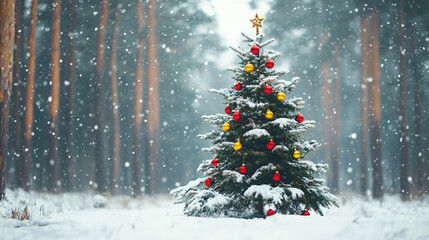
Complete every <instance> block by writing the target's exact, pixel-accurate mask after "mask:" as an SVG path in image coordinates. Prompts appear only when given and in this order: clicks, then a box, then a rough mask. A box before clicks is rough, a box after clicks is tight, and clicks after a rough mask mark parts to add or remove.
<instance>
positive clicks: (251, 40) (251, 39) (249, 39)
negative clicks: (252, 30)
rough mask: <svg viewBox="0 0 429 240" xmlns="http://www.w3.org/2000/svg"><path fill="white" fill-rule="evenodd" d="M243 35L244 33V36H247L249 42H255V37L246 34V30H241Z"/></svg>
mask: <svg viewBox="0 0 429 240" xmlns="http://www.w3.org/2000/svg"><path fill="white" fill-rule="evenodd" d="M241 35H243V37H245V38H247V42H255V39H253V38H251V37H249V36H248V35H247V34H245V33H244V32H241Z"/></svg>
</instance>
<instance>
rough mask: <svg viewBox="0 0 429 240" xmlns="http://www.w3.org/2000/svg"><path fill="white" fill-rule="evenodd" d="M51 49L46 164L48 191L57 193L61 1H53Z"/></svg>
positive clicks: (58, 188) (58, 189)
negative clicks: (48, 144)
mask: <svg viewBox="0 0 429 240" xmlns="http://www.w3.org/2000/svg"><path fill="white" fill-rule="evenodd" d="M52 6H53V15H52V47H51V53H52V55H51V82H52V87H51V98H52V100H51V104H50V106H49V120H50V128H51V129H50V147H49V164H48V176H49V183H48V190H49V191H50V192H59V191H60V185H58V184H57V181H58V110H59V105H60V16H61V0H54V4H53V5H52Z"/></svg>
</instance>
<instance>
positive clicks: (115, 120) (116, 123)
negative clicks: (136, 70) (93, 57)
mask: <svg viewBox="0 0 429 240" xmlns="http://www.w3.org/2000/svg"><path fill="white" fill-rule="evenodd" d="M119 10H120V5H118V7H117V8H116V12H115V20H114V23H113V40H112V57H111V59H110V69H111V71H112V73H111V74H112V75H111V77H112V82H111V84H112V101H113V104H112V105H113V108H112V113H113V128H114V129H113V134H114V137H113V179H112V186H111V191H112V193H113V194H116V193H117V191H118V187H119V186H118V184H119V183H118V180H119V162H120V161H119V150H120V149H119V147H120V139H119V136H120V129H119V104H118V79H117V76H116V72H117V64H116V50H117V45H118V20H119V19H118V18H119Z"/></svg>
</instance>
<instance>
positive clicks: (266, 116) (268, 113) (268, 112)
mask: <svg viewBox="0 0 429 240" xmlns="http://www.w3.org/2000/svg"><path fill="white" fill-rule="evenodd" d="M273 117H274V113H273V112H271V111H270V109H268V110H267V112H266V113H265V118H266V119H272V118H273Z"/></svg>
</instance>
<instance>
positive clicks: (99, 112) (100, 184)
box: [94, 0, 109, 193]
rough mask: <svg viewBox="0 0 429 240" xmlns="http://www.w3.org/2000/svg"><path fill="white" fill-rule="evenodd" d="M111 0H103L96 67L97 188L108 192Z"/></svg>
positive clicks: (95, 131)
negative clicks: (106, 70)
mask: <svg viewBox="0 0 429 240" xmlns="http://www.w3.org/2000/svg"><path fill="white" fill-rule="evenodd" d="M108 10H109V0H103V2H102V6H101V15H100V23H99V26H98V41H97V56H96V67H95V79H96V88H95V98H96V99H95V121H96V124H95V125H96V127H95V128H94V133H95V144H94V147H95V183H96V184H95V188H96V190H97V191H98V192H102V193H104V192H106V177H105V169H104V147H103V121H102V117H103V94H102V86H103V67H104V45H105V42H104V37H105V35H106V24H107V18H108V14H109V12H108Z"/></svg>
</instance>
